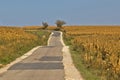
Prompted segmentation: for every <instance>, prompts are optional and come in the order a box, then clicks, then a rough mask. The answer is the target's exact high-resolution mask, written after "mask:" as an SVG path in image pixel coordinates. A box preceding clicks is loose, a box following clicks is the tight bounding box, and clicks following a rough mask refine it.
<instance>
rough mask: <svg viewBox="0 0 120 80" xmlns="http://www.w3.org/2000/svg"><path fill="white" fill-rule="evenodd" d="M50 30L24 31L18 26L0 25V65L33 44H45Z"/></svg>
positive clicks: (6, 62)
mask: <svg viewBox="0 0 120 80" xmlns="http://www.w3.org/2000/svg"><path fill="white" fill-rule="evenodd" d="M49 34H50V32H47V31H43V30H39V31H25V30H24V29H23V28H18V27H0V67H2V66H4V65H5V64H8V63H9V62H11V61H13V60H15V59H16V58H17V57H19V56H21V55H23V54H24V53H26V52H27V51H28V50H30V49H32V48H33V47H35V46H40V45H46V44H47V39H48V38H49Z"/></svg>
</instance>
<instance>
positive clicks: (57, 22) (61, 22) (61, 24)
mask: <svg viewBox="0 0 120 80" xmlns="http://www.w3.org/2000/svg"><path fill="white" fill-rule="evenodd" d="M55 24H56V26H57V27H58V29H60V28H61V27H62V26H63V25H65V24H66V22H65V21H63V20H57V21H56V22H55ZM42 26H43V29H46V28H47V27H48V26H49V24H48V23H47V22H42Z"/></svg>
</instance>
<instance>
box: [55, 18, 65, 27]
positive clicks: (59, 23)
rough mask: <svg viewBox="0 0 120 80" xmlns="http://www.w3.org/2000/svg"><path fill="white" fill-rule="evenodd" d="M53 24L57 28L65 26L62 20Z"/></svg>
mask: <svg viewBox="0 0 120 80" xmlns="http://www.w3.org/2000/svg"><path fill="white" fill-rule="evenodd" d="M55 24H56V25H57V27H58V28H61V27H62V26H63V25H65V24H66V22H65V21H62V20H57V21H56V23H55Z"/></svg>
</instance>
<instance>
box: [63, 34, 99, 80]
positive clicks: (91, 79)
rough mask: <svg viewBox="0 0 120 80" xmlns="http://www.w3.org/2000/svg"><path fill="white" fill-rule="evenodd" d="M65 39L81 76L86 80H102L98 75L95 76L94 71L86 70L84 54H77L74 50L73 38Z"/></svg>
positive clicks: (66, 37)
mask: <svg viewBox="0 0 120 80" xmlns="http://www.w3.org/2000/svg"><path fill="white" fill-rule="evenodd" d="M63 39H64V42H65V44H66V45H68V46H69V47H70V53H71V56H72V59H73V63H74V65H75V67H76V68H77V69H78V71H79V72H80V74H81V75H82V76H83V78H84V79H85V80H100V78H99V77H98V76H96V75H94V74H93V73H92V72H94V71H93V70H92V69H88V68H86V66H85V65H84V64H83V62H82V59H81V56H80V53H82V52H77V51H74V50H73V48H72V47H73V45H71V40H72V37H71V36H64V35H63Z"/></svg>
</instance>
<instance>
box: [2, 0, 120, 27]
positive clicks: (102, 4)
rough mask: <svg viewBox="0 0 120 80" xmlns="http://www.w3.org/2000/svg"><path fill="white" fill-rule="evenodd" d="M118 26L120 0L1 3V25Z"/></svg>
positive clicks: (26, 0) (4, 0) (44, 0)
mask: <svg viewBox="0 0 120 80" xmlns="http://www.w3.org/2000/svg"><path fill="white" fill-rule="evenodd" d="M56 20H63V21H65V22H66V23H67V25H120V0H0V25H12V26H26V25H41V23H42V22H47V23H48V24H49V25H55V21H56Z"/></svg>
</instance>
